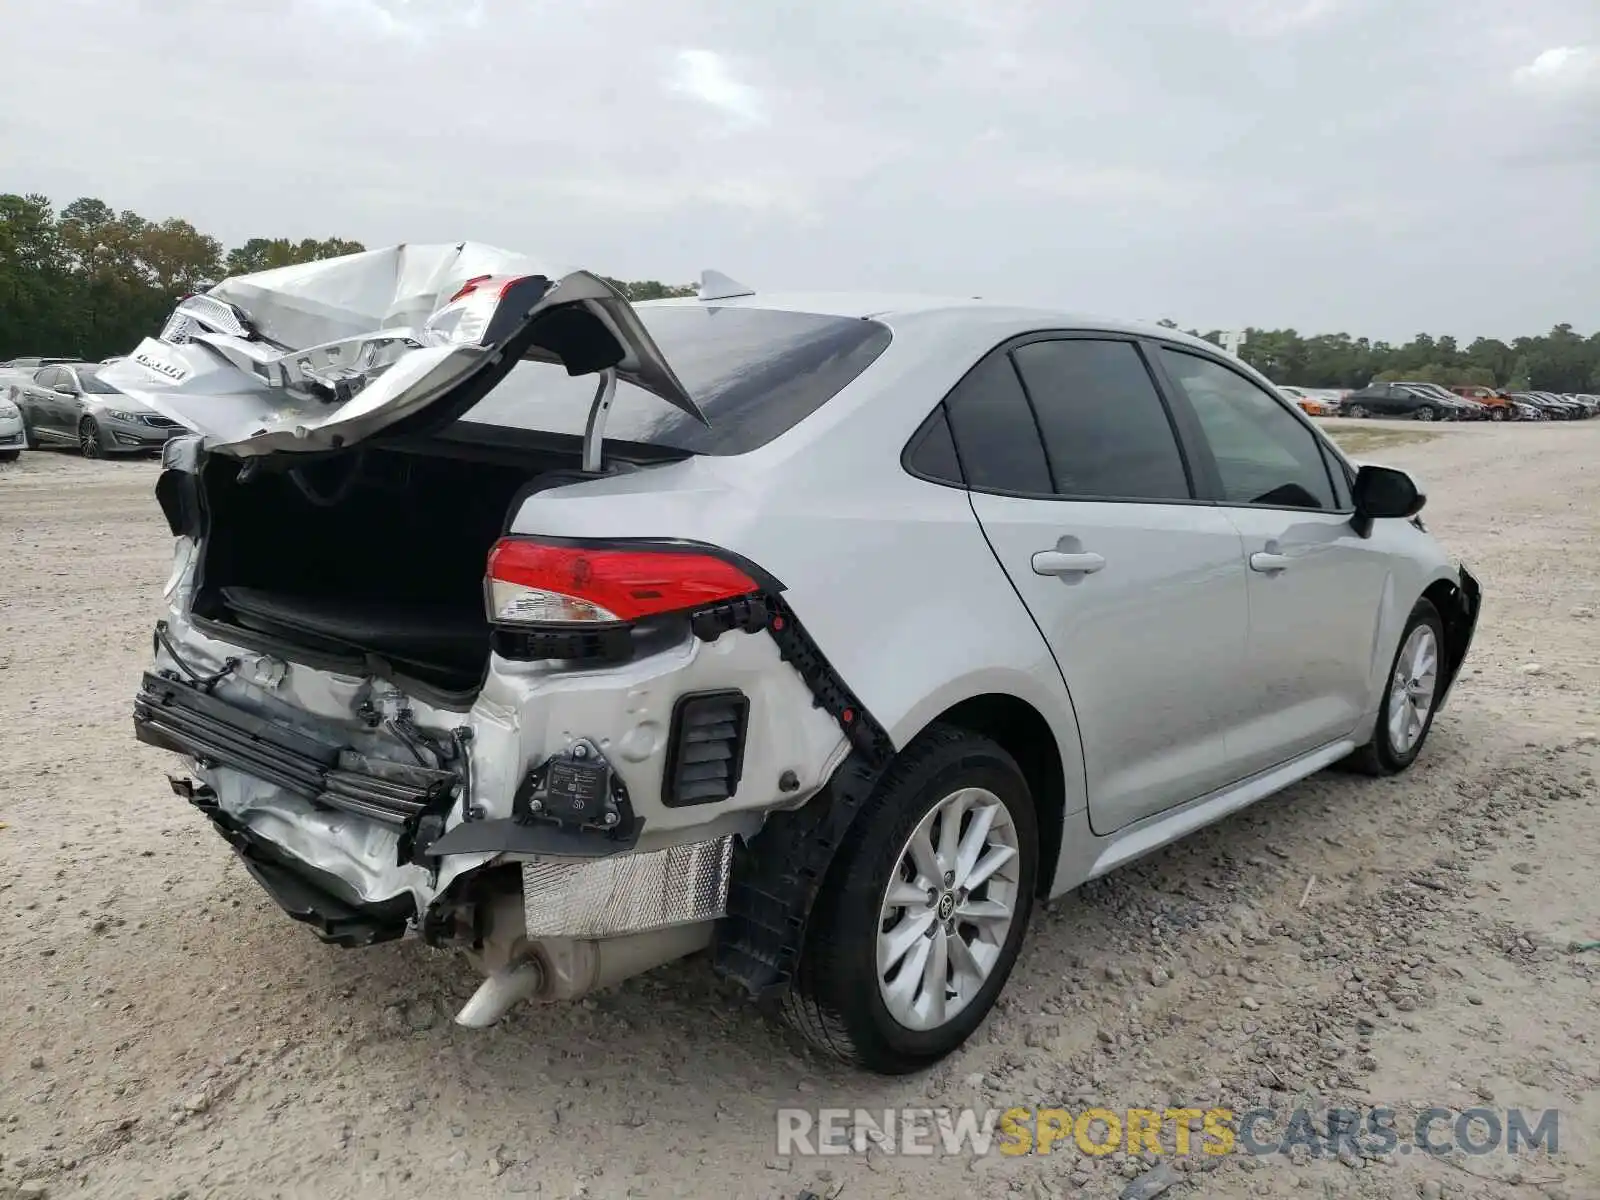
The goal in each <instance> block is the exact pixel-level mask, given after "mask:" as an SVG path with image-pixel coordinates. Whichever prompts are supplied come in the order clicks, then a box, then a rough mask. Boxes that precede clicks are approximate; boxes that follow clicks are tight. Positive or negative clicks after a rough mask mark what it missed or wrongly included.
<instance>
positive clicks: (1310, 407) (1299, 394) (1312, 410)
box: [1278, 384, 1339, 417]
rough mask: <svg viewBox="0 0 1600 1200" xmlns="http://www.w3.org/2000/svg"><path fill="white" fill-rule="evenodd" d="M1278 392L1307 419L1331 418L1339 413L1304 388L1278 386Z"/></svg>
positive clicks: (1335, 408)
mask: <svg viewBox="0 0 1600 1200" xmlns="http://www.w3.org/2000/svg"><path fill="white" fill-rule="evenodd" d="M1278 391H1279V392H1280V393H1281V394H1282V395H1284V396H1287V397H1288V398H1289V399H1290V400H1292V401H1294V402H1295V404H1297V405H1298V406H1299V407H1300V411H1301V412H1303V413H1305V414H1306V416H1308V417H1331V416H1333V415H1334V414H1336V413H1337V412H1338V411H1339V409H1338V406H1337V405H1334V404H1330V403H1328V402H1327V401H1326V400H1323V399H1322V398H1321V397H1319V396H1313V395H1312V394H1311V393H1310V392H1308V391H1306V389H1305V388H1297V387H1288V386H1285V385H1282V384H1280V385H1279V386H1278Z"/></svg>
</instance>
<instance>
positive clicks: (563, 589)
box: [486, 537, 761, 625]
mask: <svg viewBox="0 0 1600 1200" xmlns="http://www.w3.org/2000/svg"><path fill="white" fill-rule="evenodd" d="M760 590H761V589H760V586H759V585H758V584H757V583H756V581H755V580H754V579H752V578H750V576H749V575H748V574H746V573H745V572H744V571H743V570H741V569H740V568H739V567H737V566H735V565H734V564H733V563H731V562H728V561H726V560H724V559H722V558H719V557H717V556H716V555H715V554H713V553H710V552H707V551H704V550H699V549H685V550H681V551H680V550H672V549H654V548H651V549H631V548H614V547H596V546H582V545H577V546H574V545H567V544H563V543H560V542H553V541H541V540H539V539H538V538H520V537H509V538H502V539H501V540H500V541H499V542H497V543H495V547H494V549H493V550H491V551H490V552H489V571H488V580H487V586H486V591H487V593H488V604H489V621H490V623H491V624H495V625H585V624H616V623H621V622H630V621H637V620H639V619H640V618H642V617H652V616H659V615H661V614H663V613H673V612H682V611H685V610H688V609H694V608H700V607H703V606H704V605H707V604H715V603H718V602H719V601H723V600H732V599H736V598H738V597H740V596H749V595H753V594H755V593H756V592H758V591H760Z"/></svg>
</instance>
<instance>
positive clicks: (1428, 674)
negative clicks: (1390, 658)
mask: <svg viewBox="0 0 1600 1200" xmlns="http://www.w3.org/2000/svg"><path fill="white" fill-rule="evenodd" d="M1438 686H1439V639H1438V638H1437V637H1436V636H1435V635H1434V632H1433V628H1432V626H1430V625H1426V624H1420V625H1418V626H1417V627H1416V628H1414V629H1413V630H1412V631H1411V636H1410V637H1408V638H1406V644H1405V646H1404V647H1403V648H1402V649H1401V651H1400V657H1399V658H1398V659H1397V660H1396V662H1395V666H1394V681H1393V683H1392V684H1391V685H1390V688H1389V714H1388V715H1389V742H1390V744H1391V745H1392V746H1393V748H1394V751H1395V753H1396V754H1400V755H1404V754H1409V753H1410V752H1411V748H1412V747H1413V746H1415V745H1416V744H1417V741H1418V739H1420V738H1421V737H1422V731H1423V730H1424V729H1425V728H1427V724H1428V714H1429V713H1430V712H1432V711H1433V702H1434V693H1435V692H1436V691H1437V689H1438Z"/></svg>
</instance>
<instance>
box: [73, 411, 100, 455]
mask: <svg viewBox="0 0 1600 1200" xmlns="http://www.w3.org/2000/svg"><path fill="white" fill-rule="evenodd" d="M78 453H79V454H81V455H83V456H84V457H85V458H104V457H105V454H106V452H105V448H104V447H103V446H101V444H100V426H99V425H97V424H95V419H94V418H93V417H85V418H84V419H83V420H81V421H79V422H78Z"/></svg>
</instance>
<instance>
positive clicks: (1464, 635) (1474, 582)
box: [1434, 564, 1483, 712]
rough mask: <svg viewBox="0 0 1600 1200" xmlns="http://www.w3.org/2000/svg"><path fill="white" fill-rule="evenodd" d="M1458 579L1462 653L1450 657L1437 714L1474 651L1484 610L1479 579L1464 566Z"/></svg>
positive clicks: (1453, 653) (1457, 575)
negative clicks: (1480, 615)
mask: <svg viewBox="0 0 1600 1200" xmlns="http://www.w3.org/2000/svg"><path fill="white" fill-rule="evenodd" d="M1456 578H1457V579H1458V580H1459V590H1458V591H1457V593H1456V595H1457V598H1458V599H1459V601H1460V605H1461V611H1460V612H1459V613H1458V614H1456V620H1457V621H1458V622H1460V626H1459V627H1458V628H1459V632H1458V634H1457V636H1458V637H1459V640H1460V653H1459V654H1457V653H1455V652H1453V651H1452V653H1451V655H1450V659H1451V662H1450V675H1449V677H1448V678H1447V679H1446V680H1445V681H1444V689H1443V690H1442V691H1441V692H1440V693H1439V699H1438V702H1437V703H1435V704H1434V711H1436V712H1437V711H1438V710H1439V709H1441V708H1443V707H1444V704H1445V701H1446V700H1448V699H1449V698H1450V691H1451V689H1452V688H1454V687H1455V684H1456V680H1457V679H1458V678H1459V677H1460V675H1461V667H1462V664H1464V663H1465V662H1466V661H1467V653H1468V652H1469V651H1470V650H1471V649H1472V639H1473V637H1474V635H1476V633H1477V631H1478V613H1479V612H1480V611H1481V610H1482V608H1483V585H1482V584H1480V583H1479V582H1478V577H1477V576H1476V575H1474V574H1473V573H1472V572H1471V571H1469V570H1467V568H1466V566H1465V564H1462V565H1459V566H1458V567H1457V568H1456ZM1447 620H1448V618H1447Z"/></svg>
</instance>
